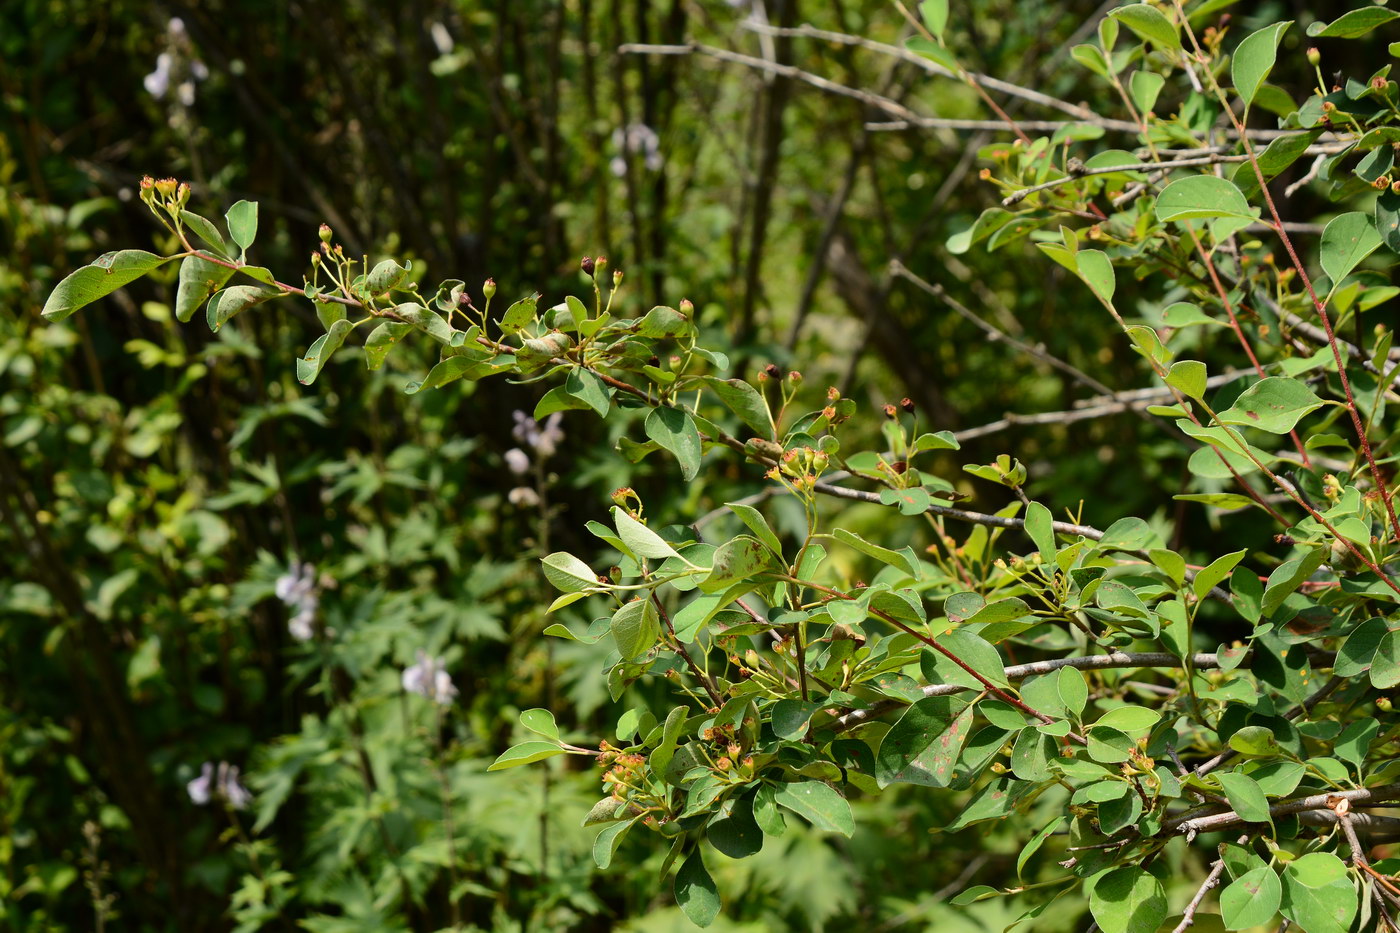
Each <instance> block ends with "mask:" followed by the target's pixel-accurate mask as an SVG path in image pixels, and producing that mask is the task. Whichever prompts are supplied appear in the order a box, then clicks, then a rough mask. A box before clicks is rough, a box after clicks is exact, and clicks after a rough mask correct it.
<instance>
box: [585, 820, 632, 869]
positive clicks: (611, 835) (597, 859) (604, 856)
mask: <svg viewBox="0 0 1400 933" xmlns="http://www.w3.org/2000/svg"><path fill="white" fill-rule="evenodd" d="M641 818H642V816H641V814H638V815H636V816H634V817H632V819H630V820H624V821H622V822H618V823H609V824H608V825H607V826H604V827H603V831H602V832H600V833H599V834H598V835H597V837H596V838H595V839H594V840H593V863H594V864H595V865H597V866H598V868H599V870H606V869H607V867H608V866H609V865H611V864H612V858H613V854H614V853H615V852H617V846H618V844H619V843H620V842H621V841H622V837H623V836H624V835H626V834H627V831H628V830H629V829H631V828H632V826H633V824H635V823H636V822H637V821H638V820H640V819H641Z"/></svg>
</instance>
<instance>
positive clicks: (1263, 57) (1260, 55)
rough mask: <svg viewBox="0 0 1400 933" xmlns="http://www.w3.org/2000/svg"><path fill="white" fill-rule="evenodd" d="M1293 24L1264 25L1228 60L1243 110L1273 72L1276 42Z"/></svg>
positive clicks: (1277, 42)
mask: <svg viewBox="0 0 1400 933" xmlns="http://www.w3.org/2000/svg"><path fill="white" fill-rule="evenodd" d="M1292 25H1293V21H1292V20H1289V21H1287V22H1284V23H1273V24H1271V25H1268V26H1265V27H1264V28H1263V29H1260V30H1258V31H1256V32H1252V33H1250V34H1249V35H1248V36H1245V38H1244V41H1243V42H1241V43H1240V44H1239V45H1238V46H1237V47H1236V48H1235V54H1234V55H1233V56H1232V57H1231V59H1230V79H1231V80H1232V81H1234V83H1235V91H1236V93H1238V94H1239V95H1240V100H1241V101H1242V102H1243V103H1244V105H1245V107H1246V108H1248V107H1249V105H1250V104H1251V103H1252V102H1253V101H1254V95H1255V94H1257V93H1259V86H1260V85H1261V84H1263V83H1264V80H1265V79H1266V78H1268V77H1269V72H1270V71H1272V70H1273V67H1274V61H1275V60H1276V59H1277V58H1278V44H1279V40H1281V39H1282V38H1283V34H1284V33H1285V32H1286V31H1287V30H1288V27H1289V26H1292Z"/></svg>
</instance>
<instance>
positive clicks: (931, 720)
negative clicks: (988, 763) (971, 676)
mask: <svg viewBox="0 0 1400 933" xmlns="http://www.w3.org/2000/svg"><path fill="white" fill-rule="evenodd" d="M972 713H973V709H972V706H971V705H970V704H969V703H968V702H967V701H966V700H963V699H959V698H957V697H925V698H924V699H922V700H919V701H917V702H915V703H914V704H913V705H911V706H910V707H909V708H908V709H907V710H905V711H904V715H903V716H900V717H899V721H898V722H896V723H895V724H894V725H893V726H892V727H891V728H890V730H889V731H888V732H886V733H885V737H884V738H883V739H882V740H881V741H880V749H879V751H878V752H876V753H875V780H876V781H878V782H879V784H880V786H881V787H886V786H888V785H890V784H894V783H905V784H921V785H923V786H925V787H947V786H948V785H949V784H950V783H951V782H952V780H953V776H954V775H953V766H954V765H956V764H957V761H958V755H960V754H961V753H962V747H963V742H965V741H966V739H967V733H968V729H969V727H970V726H971V725H972Z"/></svg>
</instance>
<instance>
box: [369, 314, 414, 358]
mask: <svg viewBox="0 0 1400 933" xmlns="http://www.w3.org/2000/svg"><path fill="white" fill-rule="evenodd" d="M411 330H413V325H412V324H400V323H399V322H398V321H385V322H384V323H383V324H380V325H379V326H378V327H376V328H375V329H374V330H373V331H372V332H371V333H370V335H369V337H368V338H367V339H366V340H365V364H366V365H367V366H368V367H369V368H370V369H379V368H380V367H381V366H383V365H384V359H385V357H387V356H388V355H389V351H390V350H392V349H393V348H394V345H395V344H397V343H398V342H399V341H400V340H402V339H403V337H404V335H405V334H407V333H408V332H409V331H411Z"/></svg>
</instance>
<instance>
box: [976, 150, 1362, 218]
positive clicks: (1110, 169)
mask: <svg viewBox="0 0 1400 933" xmlns="http://www.w3.org/2000/svg"><path fill="white" fill-rule="evenodd" d="M1342 149H1343V147H1341V146H1338V145H1330V146H1327V145H1317V146H1309V147H1308V148H1307V149H1306V150H1304V152H1303V154H1304V155H1313V154H1320V155H1324V156H1325V155H1333V154H1335V153H1338V152H1341V151H1342ZM1248 161H1249V156H1247V155H1221V154H1220V153H1217V152H1212V153H1210V154H1208V155H1204V156H1197V157H1194V158H1187V159H1171V160H1168V161H1163V162H1136V163H1133V164H1132V165H1105V166H1099V167H1095V168H1081V169H1080V170H1078V171H1075V172H1070V173H1069V174H1068V175H1065V176H1064V177H1062V178H1056V179H1054V180H1052V181H1046V182H1041V183H1040V184H1038V185H1032V186H1031V187H1029V188H1022V189H1021V190H1020V191H1013V192H1012V193H1011V194H1009V195H1007V196H1006V197H1004V198H1002V199H1001V203H1002V206H1003V207H1010V206H1011V205H1013V204H1016V203H1018V202H1020V201H1022V200H1024V199H1025V198H1027V197H1029V196H1030V195H1032V194H1035V193H1036V192H1037V191H1044V190H1046V189H1047V188H1057V187H1059V186H1060V185H1063V184H1064V183H1065V182H1069V181H1074V180H1075V179H1076V178H1087V177H1089V176H1090V175H1112V174H1116V173H1118V172H1158V171H1161V170H1165V169H1172V168H1189V167H1191V166H1196V165H1219V164H1221V163H1227V162H1248ZM1269 229H1271V230H1272V229H1273V228H1272V227H1270V228H1269Z"/></svg>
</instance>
